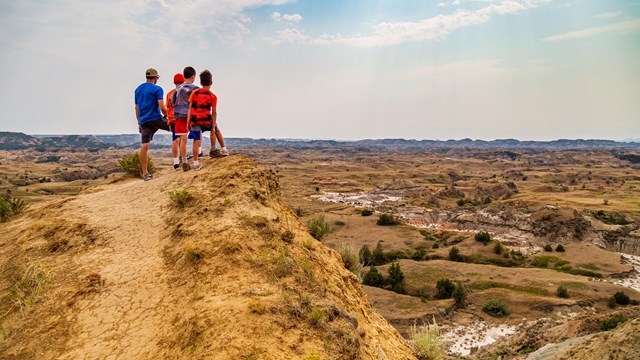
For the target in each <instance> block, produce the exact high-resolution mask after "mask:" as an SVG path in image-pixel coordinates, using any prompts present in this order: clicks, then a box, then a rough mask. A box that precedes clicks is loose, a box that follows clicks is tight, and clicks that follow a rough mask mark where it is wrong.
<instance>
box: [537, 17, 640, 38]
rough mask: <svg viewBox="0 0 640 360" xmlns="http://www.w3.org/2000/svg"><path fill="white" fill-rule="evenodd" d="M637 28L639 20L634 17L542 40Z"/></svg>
mask: <svg viewBox="0 0 640 360" xmlns="http://www.w3.org/2000/svg"><path fill="white" fill-rule="evenodd" d="M638 29H640V20H638V19H634V20H628V21H623V22H619V23H616V24H611V25H604V26H595V27H591V28H587V29H582V30H577V31H571V32H568V33H564V34H559V35H554V36H549V37H546V38H544V39H542V40H543V41H562V40H575V39H582V38H587V37H592V36H596V35H601V34H606V33H621V32H629V31H636V30H638Z"/></svg>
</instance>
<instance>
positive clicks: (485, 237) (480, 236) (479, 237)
mask: <svg viewBox="0 0 640 360" xmlns="http://www.w3.org/2000/svg"><path fill="white" fill-rule="evenodd" d="M475 238H476V241H479V242H481V243H483V244H484V245H487V244H488V243H489V242H490V241H491V234H489V233H488V232H486V231H481V232H479V233H477V234H476V236H475Z"/></svg>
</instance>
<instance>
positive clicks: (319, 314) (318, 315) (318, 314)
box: [307, 307, 326, 327]
mask: <svg viewBox="0 0 640 360" xmlns="http://www.w3.org/2000/svg"><path fill="white" fill-rule="evenodd" d="M307 320H309V323H311V325H313V326H315V327H321V326H322V325H324V323H325V320H326V313H325V310H324V309H323V308H321V307H314V308H313V310H311V311H310V312H309V313H308V314H307Z"/></svg>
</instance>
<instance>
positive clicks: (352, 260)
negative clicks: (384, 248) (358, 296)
mask: <svg viewBox="0 0 640 360" xmlns="http://www.w3.org/2000/svg"><path fill="white" fill-rule="evenodd" d="M337 250H338V252H339V253H340V256H342V263H343V264H344V267H345V268H347V270H349V271H351V272H352V273H354V274H355V275H356V276H357V277H358V278H360V276H361V275H362V274H361V272H362V262H361V261H360V254H359V251H358V250H357V249H356V248H354V247H353V246H351V245H346V244H342V245H340V246H338V249H337Z"/></svg>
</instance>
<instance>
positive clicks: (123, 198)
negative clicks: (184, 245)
mask: <svg viewBox="0 0 640 360" xmlns="http://www.w3.org/2000/svg"><path fill="white" fill-rule="evenodd" d="M167 181H168V179H166V180H165V181H163V179H162V178H160V179H154V180H152V181H149V182H144V183H143V182H138V181H136V182H131V183H128V184H125V185H120V186H118V187H115V188H112V189H107V190H103V191H100V192H96V193H93V194H88V195H83V196H80V197H78V199H77V200H75V202H76V203H77V209H78V211H79V215H80V216H82V217H85V218H86V220H87V223H88V224H89V225H90V226H92V227H95V228H96V229H97V230H98V231H99V232H100V233H101V234H102V235H101V236H104V238H105V243H106V245H105V246H103V247H98V248H95V249H93V250H91V251H90V252H89V253H87V254H86V256H82V257H78V258H77V259H76V260H75V261H76V262H77V265H78V269H80V270H81V271H86V272H87V273H96V274H98V275H99V276H100V279H101V280H100V281H102V282H103V285H101V287H100V289H101V290H100V291H99V292H98V293H96V294H95V295H93V296H90V297H87V298H86V299H84V300H81V301H78V303H77V304H76V306H77V307H78V315H77V323H76V326H77V327H78V328H77V331H78V337H77V338H74V339H72V340H70V341H71V343H69V344H68V345H70V346H69V348H71V349H73V350H72V351H70V352H68V353H66V354H64V355H63V357H62V358H63V359H79V358H83V359H148V358H153V357H156V356H157V355H160V353H161V350H160V348H159V346H158V345H159V342H160V341H161V339H162V338H163V336H166V335H167V334H168V333H169V330H170V329H167V327H168V325H169V324H170V323H171V319H167V318H166V317H167V316H171V315H170V314H171V313H172V311H167V310H169V309H170V308H172V307H173V304H175V301H174V299H173V297H172V296H171V292H170V291H169V289H168V281H167V278H168V276H167V272H166V270H165V269H164V268H165V265H164V261H163V258H162V249H163V248H164V246H163V244H162V243H161V241H162V239H161V231H162V230H163V228H164V224H163V220H162V216H161V215H160V210H161V207H162V204H163V202H161V201H158V199H160V198H162V197H161V196H158V195H159V194H158V192H160V191H162V188H163V185H164V184H166V182H167Z"/></svg>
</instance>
